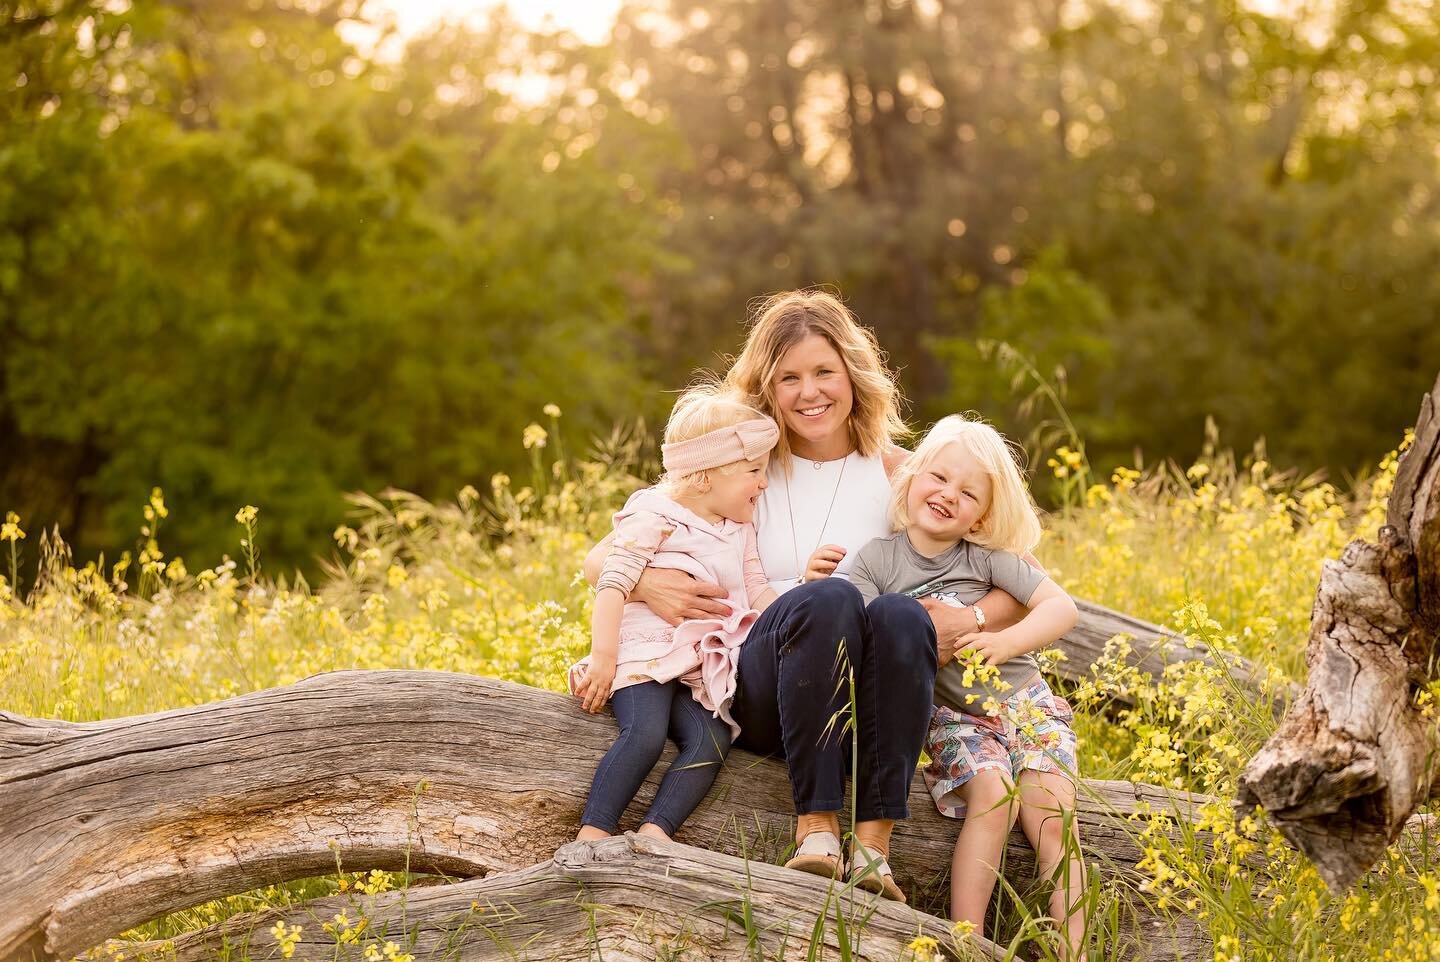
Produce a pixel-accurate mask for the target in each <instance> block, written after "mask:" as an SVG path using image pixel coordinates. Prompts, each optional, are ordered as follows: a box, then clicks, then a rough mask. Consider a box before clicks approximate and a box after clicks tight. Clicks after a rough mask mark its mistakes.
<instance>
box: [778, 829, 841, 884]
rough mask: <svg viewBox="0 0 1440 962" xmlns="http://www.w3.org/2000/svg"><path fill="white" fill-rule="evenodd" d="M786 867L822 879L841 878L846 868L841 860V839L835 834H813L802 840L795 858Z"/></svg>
mask: <svg viewBox="0 0 1440 962" xmlns="http://www.w3.org/2000/svg"><path fill="white" fill-rule="evenodd" d="M785 867H786V868H789V869H794V870H795V871H797V872H808V873H810V874H811V875H819V876H821V877H822V878H839V877H840V875H841V871H842V869H843V868H844V863H843V862H842V860H841V858H840V839H839V838H838V837H837V836H836V835H835V833H834V832H811V833H810V834H809V835H806V836H805V838H804V839H802V840H801V842H800V846H799V848H797V849H796V850H795V856H794V857H793V858H792V859H790V861H788V862H786V863H785Z"/></svg>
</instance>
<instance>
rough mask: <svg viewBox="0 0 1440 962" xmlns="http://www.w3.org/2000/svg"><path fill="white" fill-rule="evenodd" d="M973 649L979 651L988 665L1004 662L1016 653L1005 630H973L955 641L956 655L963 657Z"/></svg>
mask: <svg viewBox="0 0 1440 962" xmlns="http://www.w3.org/2000/svg"><path fill="white" fill-rule="evenodd" d="M972 651H976V652H979V653H980V657H982V658H984V659H985V664H987V665H1001V664H1004V663H1005V662H1007V661H1009V660H1010V659H1011V658H1014V657H1015V655H1016V651H1015V646H1014V645H1013V644H1012V643H1011V641H1010V636H1009V635H1007V634H1006V633H1005V632H1003V631H972V632H970V634H968V635H961V636H960V640H959V641H957V642H955V657H956V658H963V657H964V656H965V655H966V654H967V653H969V652H972Z"/></svg>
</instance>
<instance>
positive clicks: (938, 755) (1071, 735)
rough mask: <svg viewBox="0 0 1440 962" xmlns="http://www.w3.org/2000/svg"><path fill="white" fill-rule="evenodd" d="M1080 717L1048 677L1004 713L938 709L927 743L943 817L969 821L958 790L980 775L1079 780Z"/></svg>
mask: <svg viewBox="0 0 1440 962" xmlns="http://www.w3.org/2000/svg"><path fill="white" fill-rule="evenodd" d="M1074 718H1075V716H1074V714H1073V713H1072V712H1071V711H1070V703H1069V702H1067V701H1066V700H1065V699H1063V698H1061V697H1060V696H1058V695H1056V694H1055V693H1054V692H1052V691H1051V690H1050V686H1049V685H1047V684H1045V681H1044V680H1043V679H1037V680H1036V682H1035V683H1034V684H1033V685H1030V686H1028V687H1026V688H1024V689H1021V690H1020V691H1018V692H1016V693H1015V694H1013V695H1011V696H1010V697H1009V698H1007V699H1005V701H1003V702H1002V703H1001V714H999V715H992V716H987V715H970V714H966V713H965V712H959V711H953V710H951V709H949V708H946V707H944V706H943V705H936V706H935V708H934V711H933V712H932V713H931V715H930V733H929V735H927V736H926V739H925V754H927V755H929V756H930V764H929V765H928V766H927V767H926V768H925V785H926V786H927V787H928V788H929V789H930V797H931V798H933V799H935V807H936V808H938V809H940V814H942V815H947V816H949V817H950V818H964V817H965V800H964V799H963V798H961V797H960V796H959V795H958V794H957V793H956V789H958V788H960V786H962V785H964V784H965V783H966V782H968V781H969V780H970V779H971V778H973V777H974V776H975V773H976V772H980V771H984V770H985V769H994V770H995V771H1001V772H1004V773H1005V774H1007V775H1009V776H1010V777H1011V778H1012V779H1014V778H1018V777H1019V775H1020V773H1021V772H1022V771H1027V770H1028V771H1033V772H1057V773H1058V774H1061V775H1064V776H1065V777H1066V778H1069V779H1070V780H1071V781H1074V779H1075V750H1076V742H1075V732H1074V731H1073V730H1072V729H1071V728H1070V722H1072V721H1073V720H1074Z"/></svg>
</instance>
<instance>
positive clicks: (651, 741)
mask: <svg viewBox="0 0 1440 962" xmlns="http://www.w3.org/2000/svg"><path fill="white" fill-rule="evenodd" d="M610 707H611V708H612V709H614V711H615V720H616V721H618V722H619V723H620V737H618V738H616V739H615V744H613V745H611V746H610V750H609V751H608V752H606V753H605V757H604V758H602V759H601V760H600V767H599V768H597V769H596V770H595V778H594V779H593V780H591V782H590V797H589V798H588V799H587V800H586V802H585V814H584V815H583V816H582V817H581V822H582V823H583V824H585V825H590V826H593V827H595V828H598V829H600V830H602V831H606V832H612V833H613V832H614V831H615V830H616V829H617V827H618V826H619V823H620V816H621V814H622V813H623V812H624V811H625V806H627V805H629V804H630V801H631V800H632V799H633V798H634V797H635V793H636V792H638V791H639V790H640V785H641V783H643V782H644V781H645V776H646V775H648V774H650V769H652V768H654V767H655V763H656V762H657V761H659V760H660V753H661V752H663V751H664V750H665V739H666V736H667V735H668V736H669V737H670V738H673V739H674V740H675V744H676V745H678V746H679V747H680V754H678V755H676V756H675V760H674V761H673V762H671V763H670V770H669V771H667V772H666V773H665V777H664V778H663V779H662V780H661V781H660V788H659V789H657V790H656V792H655V800H654V801H653V802H651V803H650V811H648V812H647V813H646V814H645V821H647V822H653V823H655V824H656V825H658V826H660V827H661V828H663V829H664V830H665V834H667V835H674V834H675V833H676V831H678V830H679V828H680V826H681V825H682V824H684V822H685V819H687V818H689V817H690V813H691V812H693V811H695V806H697V805H699V804H700V801H701V800H702V799H703V798H704V797H705V793H706V792H708V791H710V786H711V785H713V784H714V783H715V776H716V775H718V774H719V773H720V763H721V762H722V761H723V760H724V759H725V754H726V753H727V752H729V751H730V726H729V725H727V724H725V723H724V722H723V721H721V720H720V719H718V718H716V717H715V716H714V715H712V714H711V713H710V712H708V711H706V710H705V708H704V707H702V706H701V704H700V703H699V702H697V701H696V700H695V696H694V695H692V694H691V692H690V689H689V688H687V687H686V686H685V685H683V684H681V683H680V682H679V681H671V682H666V683H665V684H663V685H662V684H660V683H659V682H657V681H646V682H641V683H640V684H638V685H629V686H627V687H625V688H621V689H620V690H619V691H617V692H615V693H614V694H613V695H611V696H610Z"/></svg>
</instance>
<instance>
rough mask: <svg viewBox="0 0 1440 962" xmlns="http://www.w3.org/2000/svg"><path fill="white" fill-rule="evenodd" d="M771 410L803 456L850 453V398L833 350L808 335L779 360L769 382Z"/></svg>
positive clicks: (852, 396) (821, 339)
mask: <svg viewBox="0 0 1440 962" xmlns="http://www.w3.org/2000/svg"><path fill="white" fill-rule="evenodd" d="M771 383H772V387H773V389H774V391H775V407H776V408H777V409H778V410H779V412H780V417H781V418H783V419H784V421H785V427H786V429H787V430H788V431H789V432H790V448H791V450H793V451H794V452H795V453H796V454H797V455H799V456H800V457H802V458H811V459H814V460H828V459H830V458H839V457H843V456H845V455H846V454H848V453H850V424H849V421H850V411H851V409H852V408H853V407H854V403H855V394H854V390H853V388H852V387H851V384H850V374H849V372H848V371H847V370H846V368H845V362H844V361H843V360H842V359H841V357H840V352H839V351H837V350H835V346H834V345H833V344H831V343H830V342H829V341H828V340H826V339H825V338H824V337H822V336H821V335H819V334H809V335H807V336H806V337H805V339H804V340H802V341H800V342H799V343H798V344H796V345H795V346H794V347H792V348H790V350H788V351H786V352H785V353H784V354H782V355H781V356H780V363H779V364H777V365H776V367H775V375H774V379H773V381H772V382H771Z"/></svg>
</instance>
